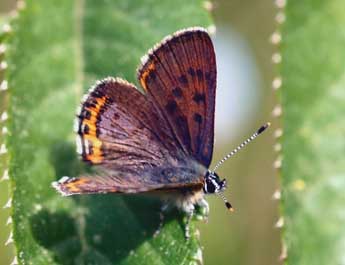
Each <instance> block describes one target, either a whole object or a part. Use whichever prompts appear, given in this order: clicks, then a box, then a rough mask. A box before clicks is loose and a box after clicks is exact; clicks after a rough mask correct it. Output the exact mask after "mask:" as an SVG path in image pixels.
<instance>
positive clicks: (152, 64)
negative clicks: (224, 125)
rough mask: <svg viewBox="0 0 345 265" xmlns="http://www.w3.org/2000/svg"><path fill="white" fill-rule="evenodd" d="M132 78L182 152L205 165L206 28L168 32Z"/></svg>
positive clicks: (208, 150)
mask: <svg viewBox="0 0 345 265" xmlns="http://www.w3.org/2000/svg"><path fill="white" fill-rule="evenodd" d="M138 79H139V81H140V83H141V85H142V86H143V88H144V89H145V91H147V93H148V97H149V98H150V100H151V101H152V102H154V104H155V106H156V107H158V108H159V110H160V112H161V113H162V115H163V116H164V118H165V119H166V120H167V122H168V126H169V127H170V128H171V130H172V131H173V133H174V134H175V136H176V138H177V141H178V142H179V144H180V145H181V146H182V148H183V150H184V152H186V153H187V154H189V155H191V156H192V157H194V158H195V159H196V160H197V161H199V162H200V163H202V164H203V165H204V166H205V167H208V166H209V164H210V162H211V159H212V152H213V137H214V109H215V92H216V59H215V53H214V48H213V44H212V41H211V39H210V37H209V35H208V33H207V32H206V31H205V30H204V29H202V28H192V29H187V30H183V31H180V32H177V33H175V34H174V35H173V36H171V37H168V38H167V39H165V40H164V41H163V42H162V43H161V44H159V45H158V46H157V47H155V48H154V49H153V50H152V51H151V52H150V53H149V55H148V57H147V58H146V60H144V62H143V65H142V66H141V67H140V68H139V70H138Z"/></svg>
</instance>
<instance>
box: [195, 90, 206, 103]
mask: <svg viewBox="0 0 345 265" xmlns="http://www.w3.org/2000/svg"><path fill="white" fill-rule="evenodd" d="M193 100H194V102H196V103H197V104H200V103H201V102H205V94H204V93H199V92H196V93H195V94H194V96H193Z"/></svg>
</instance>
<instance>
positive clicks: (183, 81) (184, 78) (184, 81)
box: [178, 75, 188, 85]
mask: <svg viewBox="0 0 345 265" xmlns="http://www.w3.org/2000/svg"><path fill="white" fill-rule="evenodd" d="M178 81H179V82H180V83H181V84H183V85H187V84H188V79H187V76H186V75H180V76H179V78H178Z"/></svg>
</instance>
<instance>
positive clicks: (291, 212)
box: [281, 0, 345, 265]
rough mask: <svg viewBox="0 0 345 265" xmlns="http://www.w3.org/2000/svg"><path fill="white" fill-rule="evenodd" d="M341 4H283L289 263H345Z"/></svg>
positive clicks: (344, 22) (344, 23) (344, 29)
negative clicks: (284, 5)
mask: <svg viewBox="0 0 345 265" xmlns="http://www.w3.org/2000/svg"><path fill="white" fill-rule="evenodd" d="M344 14H345V2H344V1H342V0H334V1H321V0H318V1H314V0H308V1H288V2H287V6H286V23H285V24H284V26H283V32H282V33H283V44H282V58H283V63H282V77H283V87H282V89H281V98H282V104H283V110H284V118H283V122H284V135H283V140H282V143H283V151H282V155H283V167H282V186H283V210H284V217H285V223H286V228H285V233H284V241H285V244H286V246H287V261H288V264H294V265H302V264H305V265H307V264H308V265H310V264H343V263H344V261H345V254H344V253H345V252H344V247H345V230H344V229H343V227H344V222H345V215H344V205H345V193H344V190H345V163H344V162H345V161H344V154H345V137H344V136H345V119H344V118H343V116H344V113H345V104H344V102H345V89H344V87H345V50H344V47H345V16H344Z"/></svg>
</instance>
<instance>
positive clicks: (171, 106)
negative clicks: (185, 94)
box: [165, 100, 177, 114]
mask: <svg viewBox="0 0 345 265" xmlns="http://www.w3.org/2000/svg"><path fill="white" fill-rule="evenodd" d="M165 109H166V110H167V112H168V113H169V114H173V113H174V112H175V111H176V109H177V104H176V102H175V101H174V100H169V101H168V104H166V106H165Z"/></svg>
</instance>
